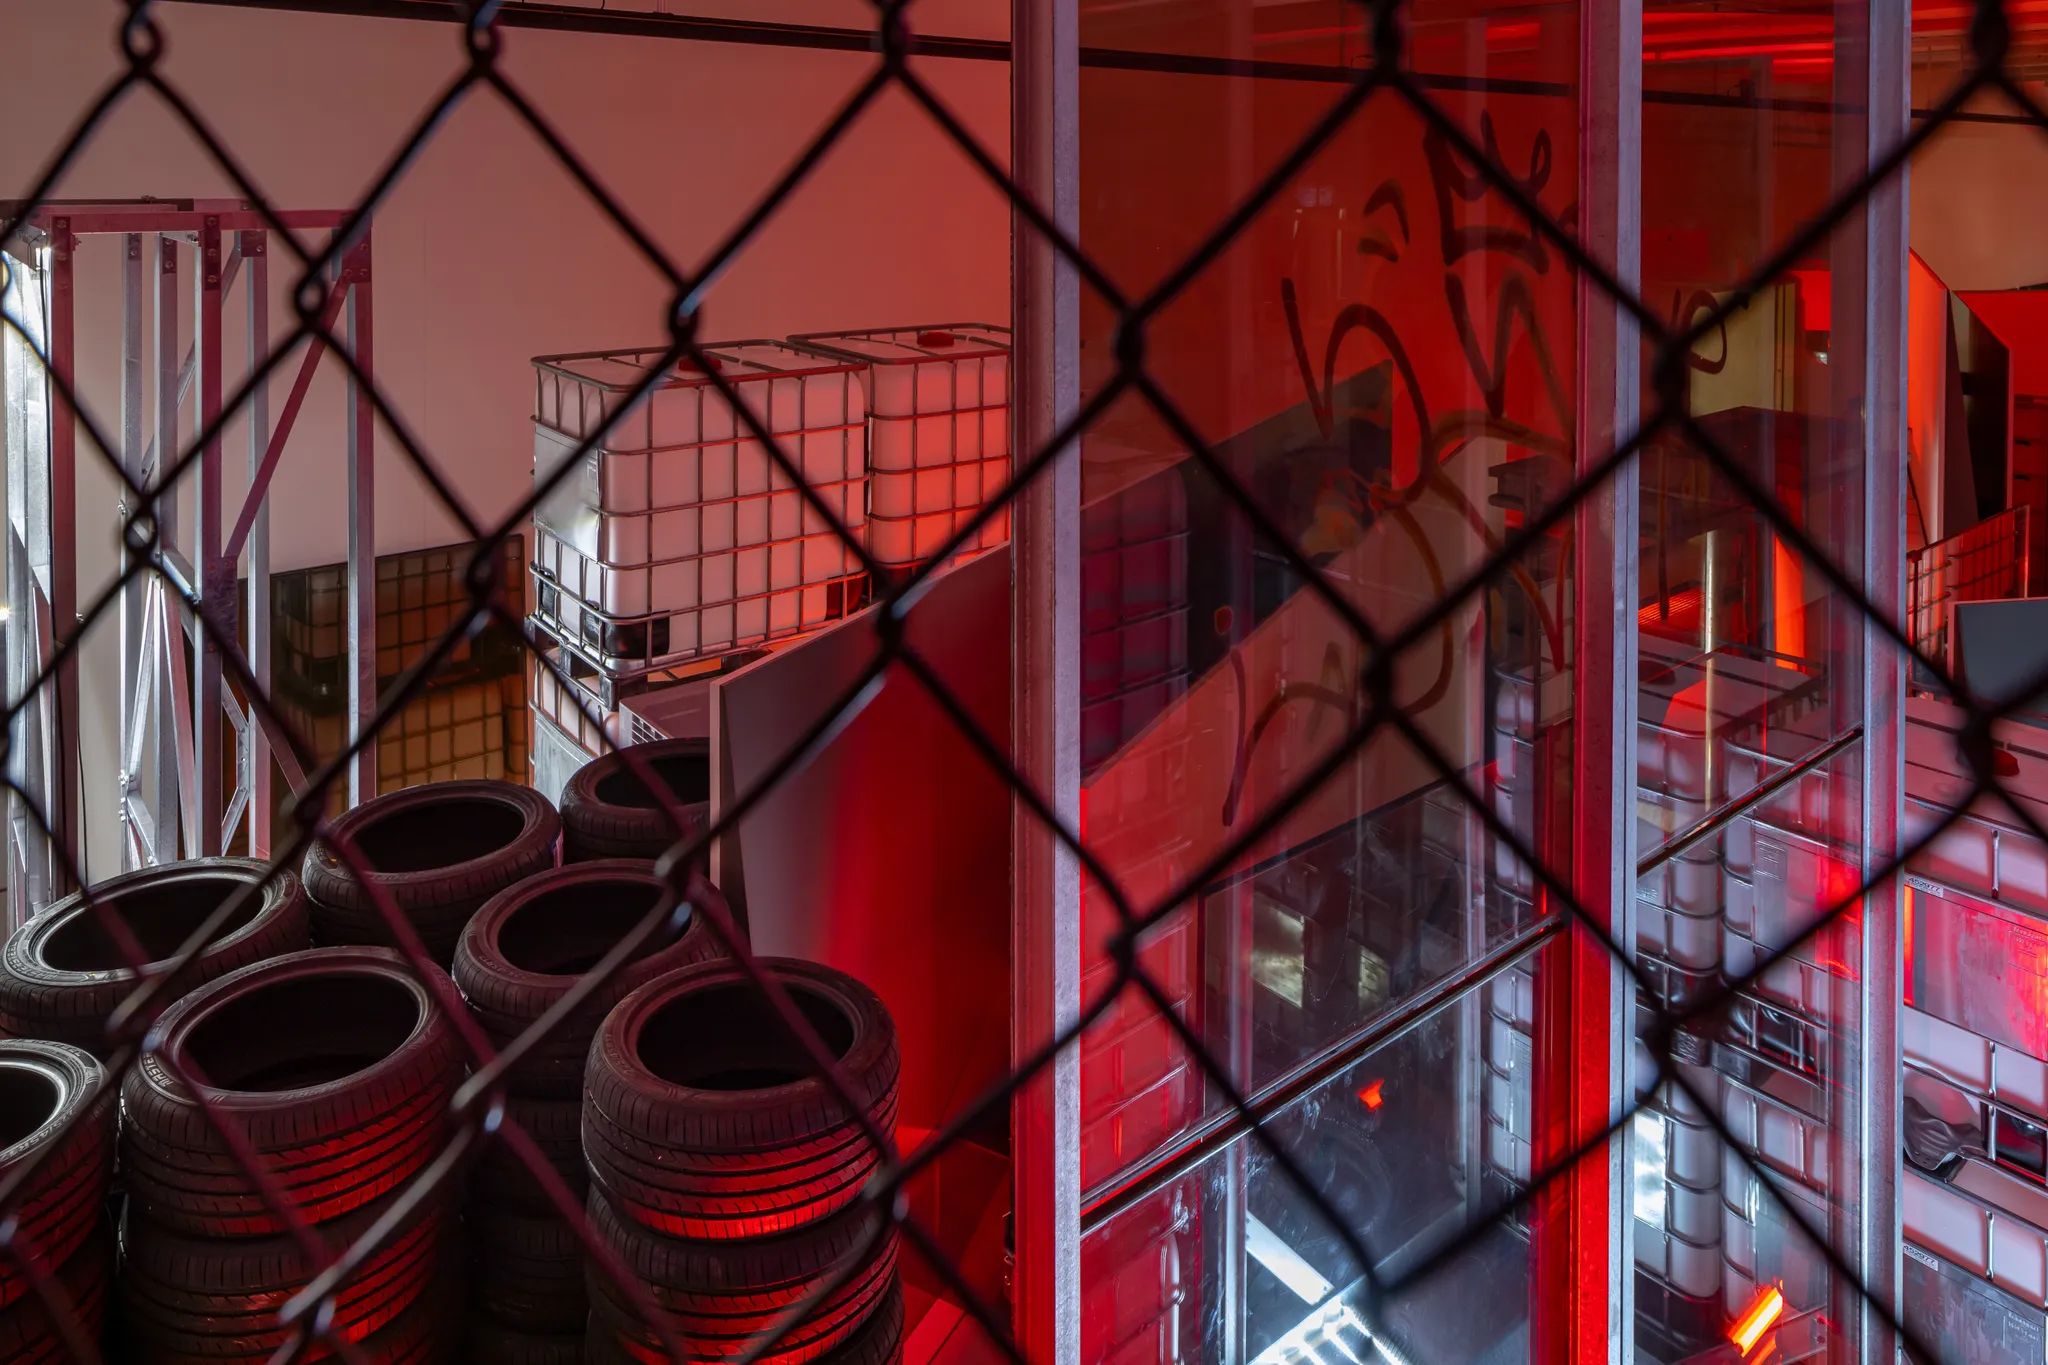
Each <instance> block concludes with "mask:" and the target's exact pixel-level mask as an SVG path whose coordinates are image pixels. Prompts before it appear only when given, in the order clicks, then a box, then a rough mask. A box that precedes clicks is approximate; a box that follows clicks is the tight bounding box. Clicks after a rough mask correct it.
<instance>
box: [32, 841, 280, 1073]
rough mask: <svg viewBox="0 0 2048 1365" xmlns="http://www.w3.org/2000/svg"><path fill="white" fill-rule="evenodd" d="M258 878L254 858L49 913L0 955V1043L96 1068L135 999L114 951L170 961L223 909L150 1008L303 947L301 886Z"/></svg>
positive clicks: (193, 863) (204, 861) (120, 887)
mask: <svg viewBox="0 0 2048 1365" xmlns="http://www.w3.org/2000/svg"><path fill="white" fill-rule="evenodd" d="M267 870H268V865H267V864H265V863H263V862H260V861H258V860H256V859H252V858H194V859H192V860H190V861H188V862H182V863H169V864H166V865H164V866H162V867H148V868H143V869H142V870H140V871H137V872H127V873H123V874H122V875H120V876H118V877H114V878H111V879H109V880H107V881H104V882H101V883H100V884H99V885H98V886H96V887H94V888H93V889H92V899H91V902H90V903H89V902H88V901H87V898H86V896H85V894H84V893H83V892H81V893H78V894H75V895H71V896H67V897H65V898H64V899H63V900H60V901H58V902H57V903H56V904H55V905H52V906H50V907H49V908H48V909H46V910H44V911H42V912H41V913H40V914H38V915H36V916H35V918H33V919H31V920H29V921H28V922H27V923H26V924H24V925H22V926H21V927H20V928H19V929H17V930H15V932H14V933H12V934H10V935H9V936H8V938H7V943H6V946H5V947H4V948H0V1032H5V1033H8V1034H12V1035H13V1036H15V1037H17V1038H45V1039H49V1040H52V1041H55V1042H62V1043H71V1044H74V1045H76V1046H78V1047H82V1048H84V1049H86V1050H87V1051H88V1052H91V1053H93V1054H94V1055H95V1056H98V1057H100V1058H101V1059H102V1060H105V1059H106V1058H107V1057H108V1056H109V1055H110V1054H111V1052H112V1050H113V1043H114V1040H113V1039H111V1038H110V1037H109V1036H108V1034H107V1022H108V1019H109V1017H110V1016H112V1015H113V1013H114V1011H115V1008H116V1007H117V1006H119V1005H120V1003H121V1001H122V1000H123V999H125V998H126V997H128V996H129V995H130V994H132V993H133V992H134V990H135V988H136V977H135V973H134V972H133V971H131V970H129V965H128V964H129V962H130V961H131V959H130V958H129V957H128V956H127V955H126V954H125V953H124V952H123V951H122V949H123V947H124V946H132V948H133V950H134V951H136V952H139V953H140V954H141V956H142V958H143V959H144V960H145V961H147V962H150V963H161V962H165V961H168V960H169V959H171V958H172V957H174V956H176V955H177V951H178V949H179V948H180V947H181V946H182V945H183V944H184V942H185V940H186V939H187V938H189V937H191V936H192V934H194V933H195V932H197V931H198V930H199V929H200V928H201V927H202V926H203V925H205V924H206V922H207V921H208V920H209V919H211V918H212V917H213V916H214V915H215V913H216V912H217V911H219V910H220V909H221V908H222V907H223V906H225V905H227V904H228V902H229V901H231V900H238V901H239V903H238V904H237V905H236V906H235V908H234V910H233V912H232V913H231V915H230V917H229V918H228V919H227V920H226V921H225V922H223V923H222V924H221V925H220V926H219V927H218V928H217V929H216V930H215V931H214V933H213V935H212V937H211V939H210V941H209V942H208V943H207V944H206V945H205V946H204V947H203V948H202V949H201V950H200V951H199V953H198V954H197V955H196V956H195V957H193V959H192V960H191V961H190V962H189V963H187V964H186V965H185V967H184V968H183V969H182V970H181V971H180V972H179V973H178V976H177V979H176V980H175V981H172V982H171V983H169V985H168V987H167V988H165V989H163V990H161V991H160V992H159V995H158V998H157V1001H156V1002H155V1003H156V1004H157V1006H158V1007H159V1008H160V1007H161V1006H163V1005H168V1004H169V1003H171V1002H172V1001H173V1000H176V999H177V998H178V997H179V996H180V995H183V994H184V993H185V992H187V991H190V990H193V989H194V988H196V987H199V986H202V985H204V984H206V983H207V982H209V981H212V980H214V979H215V978H217V977H220V976H224V975H226V974H227V973H229V972H231V971H234V970H236V969H237V968H240V967H245V966H247V965H249V964H250V963H252V962H261V961H264V960H265V959H267V958H273V957H276V956H278V955H279V954H281V953H291V952H298V951H300V950H301V949H304V948H307V947H309V946H311V939H310V938H309V937H308V933H309V930H308V923H307V917H306V897H305V894H304V892H303V891H301V890H300V887H299V879H298V878H297V877H294V876H293V875H292V874H291V873H289V872H282V871H280V872H277V873H275V874H273V875H271V876H270V878H269V881H268V883H267V884H265V882H264V878H265V873H266V871H267ZM110 917H111V918H112V919H113V920H115V921H117V922H118V924H119V925H120V927H121V930H122V931H125V934H126V936H127V938H128V939H129V940H130V944H129V945H123V944H122V943H121V942H120V939H119V938H117V937H116V931H115V930H113V929H110V928H109V925H108V919H109V918H110ZM137 1022H138V1023H139V1024H143V1025H146V1024H147V1020H140V1021H137ZM130 1036H140V1029H139V1028H138V1029H135V1030H134V1031H133V1032H132V1034H131V1035H130Z"/></svg>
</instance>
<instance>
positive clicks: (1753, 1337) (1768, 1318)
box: [1728, 1288, 1785, 1355]
mask: <svg viewBox="0 0 2048 1365" xmlns="http://www.w3.org/2000/svg"><path fill="white" fill-rule="evenodd" d="M1784 1311H1785V1296H1784V1295H1783V1294H1780V1293H1779V1292H1778V1291H1777V1290H1776V1289H1774V1288H1766V1289H1765V1290H1764V1291H1763V1292H1762V1293H1760V1294H1758V1295H1757V1296H1756V1300H1755V1301H1754V1302H1753V1303H1751V1304H1750V1305H1749V1308H1748V1309H1747V1311H1745V1312H1744V1313H1743V1315H1742V1316H1741V1317H1739V1318H1737V1319H1736V1320H1735V1325H1734V1326H1733V1327H1730V1328H1729V1329H1728V1340H1730V1341H1732V1342H1734V1343H1735V1344H1736V1346H1737V1347H1738V1348H1740V1349H1741V1351H1742V1353H1743V1354H1744V1355H1748V1354H1749V1352H1750V1349H1751V1348H1752V1347H1754V1346H1755V1345H1756V1343H1757V1339H1758V1338H1759V1337H1761V1336H1763V1334H1764V1333H1765V1332H1768V1331H1770V1330H1771V1324H1772V1323H1774V1322H1776V1321H1777V1320H1778V1315H1779V1314H1780V1313H1783V1312H1784Z"/></svg>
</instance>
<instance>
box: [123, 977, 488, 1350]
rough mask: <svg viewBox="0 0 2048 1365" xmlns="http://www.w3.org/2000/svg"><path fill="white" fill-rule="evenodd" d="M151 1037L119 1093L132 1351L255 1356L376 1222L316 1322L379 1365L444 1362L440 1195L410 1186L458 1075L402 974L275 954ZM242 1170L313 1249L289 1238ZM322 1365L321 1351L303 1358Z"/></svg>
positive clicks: (448, 1304) (221, 984) (439, 1128)
mask: <svg viewBox="0 0 2048 1365" xmlns="http://www.w3.org/2000/svg"><path fill="white" fill-rule="evenodd" d="M157 1032H158V1039H159V1041H158V1045H157V1047H156V1048H155V1049H154V1050H153V1051H152V1052H151V1053H150V1054H149V1055H147V1056H145V1057H144V1058H143V1059H142V1060H141V1062H140V1063H138V1064H137V1065H136V1066H135V1067H133V1068H132V1069H131V1070H130V1071H129V1073H128V1075H127V1077H126V1079H125V1080H124V1082H123V1084H122V1088H121V1103H122V1111H123V1124H122V1129H121V1141H120V1152H121V1166H122V1175H123V1179H124V1181H125V1183H126V1185H127V1190H128V1206H127V1213H126V1223H125V1227H124V1229H123V1232H124V1235H123V1239H122V1242H123V1258H122V1275H121V1281H122V1302H123V1308H124V1314H123V1317H124V1327H125V1330H126V1332H127V1338H128V1339H127V1355H128V1358H130V1359H133V1360H136V1361H141V1362H177V1363H178V1365H184V1363H185V1362H195V1361H211V1362H220V1361H229V1360H266V1359H269V1358H270V1357H271V1356H272V1355H273V1354H274V1353H276V1352H277V1351H278V1349H279V1348H280V1347H281V1346H283V1345H284V1344H285V1343H286V1342H287V1341H288V1340H290V1339H291V1336H292V1331H293V1329H288V1328H286V1327H283V1326H280V1325H279V1323H278V1320H277V1319H278V1314H279V1311H280V1309H282V1308H283V1307H284V1306H285V1305H286V1304H287V1303H288V1302H290V1301H291V1300H292V1299H293V1298H294V1297H295V1296H296V1295H298V1294H299V1293H300V1292H301V1291H303V1290H305V1289H306V1288H307V1287H308V1286H309V1285H310V1284H311V1282H312V1281H313V1280H314V1278H315V1276H316V1275H317V1274H318V1272H319V1271H321V1270H322V1269H323V1268H324V1267H325V1265H326V1263H327V1261H328V1260H329V1259H330V1258H331V1256H332V1255H334V1254H337V1253H339V1252H340V1251H341V1250H342V1249H343V1248H345V1247H348V1246H351V1245H353V1244H354V1243H355V1242H356V1241H357V1240H358V1239H359V1238H361V1237H362V1235H363V1234H364V1233H365V1232H367V1231H368V1230H369V1229H370V1227H371V1226H372V1225H373V1224H374V1223H376V1222H377V1220H379V1219H380V1218H383V1217H384V1216H386V1215H387V1214H389V1215H391V1216H392V1217H394V1218H395V1219H396V1220H397V1221H396V1226H395V1228H394V1229H393V1230H392V1231H391V1232H390V1233H389V1235H386V1236H384V1237H383V1238H381V1240H380V1241H379V1242H378V1244H377V1246H376V1248H375V1249H374V1250H372V1251H371V1252H370V1253H369V1254H368V1255H367V1257H366V1258H365V1259H364V1260H363V1261H362V1263H361V1264H360V1265H359V1266H357V1267H355V1269H354V1270H353V1272H352V1273H351V1274H350V1275H348V1276H347V1278H346V1279H345V1280H344V1281H343V1282H342V1283H341V1285H340V1287H339V1289H338V1290H337V1291H336V1293H335V1296H334V1298H333V1305H332V1311H331V1315H329V1316H328V1318H327V1325H328V1329H329V1331H330V1332H331V1334H333V1335H335V1336H339V1337H341V1338H343V1339H345V1340H349V1341H354V1342H360V1343H361V1344H362V1348H363V1354H364V1355H365V1356H366V1357H367V1358H369V1359H373V1360H377V1361H380V1362H387V1361H388V1362H399V1361H405V1362H411V1361H427V1360H433V1359H439V1358H441V1357H442V1356H443V1355H444V1354H445V1352H446V1349H447V1338H448V1335H449V1333H450V1331H451V1329H452V1326H453V1317H454V1311H455V1308H456V1296H455V1295H454V1294H453V1292H452V1291H450V1290H449V1289H448V1287H447V1284H446V1280H447V1273H448V1271H449V1270H450V1268H451V1264H452V1262H451V1258H450V1256H449V1251H450V1249H451V1248H452V1246H453V1237H452V1233H453V1230H454V1225H455V1224H454V1208H453V1202H452V1199H450V1198H445V1197H427V1198H421V1197H419V1196H418V1194H417V1192H412V1191H408V1189H407V1187H408V1186H409V1185H410V1184H411V1183H412V1182H413V1181H414V1179H415V1178H416V1177H417V1176H419V1175H420V1173H421V1172H422V1171H424V1170H425V1169H426V1167H427V1165H428V1164H429V1163H430V1162H431V1161H432V1160H433V1159H434V1157H435V1156H436V1154H437V1153H439V1151H440V1150H441V1149H442V1147H443V1146H444V1145H445V1144H446V1142H447V1140H448V1138H449V1123H450V1117H449V1101H450V1099H451V1098H452V1097H453V1094H454V1091H455V1088H456V1086H457V1085H458V1084H459V1083H460V1081H461V1079H462V1075H463V1062H462V1056H461V1053H460V1051H459V1049H458V1047H457V1043H456V1039H455V1037H454V1034H453V1032H452V1030H451V1028H450V1026H449V1023H448V1021H447V1019H446V1018H445V1017H444V1016H443V1015H442V1013H441V1012H440V1009H439V1007H438V1005H437V1003H436V1001H435V999H434V996H433V993H432V992H430V991H429V989H428V988H427V987H426V986H425V985H423V984H422V983H421V982H420V981H419V980H418V979H417V976H416V974H415V973H414V971H413V969H412V968H411V967H410V965H409V964H407V963H405V962H404V961H403V959H401V958H400V957H399V956H398V955H397V954H395V953H393V952H390V951H388V950H386V949H381V948H364V947H356V948H321V949H312V950H309V951H306V952H301V953H293V954H289V955H287V956H284V957H279V958H275V959H272V960H271V961H268V962H263V963H257V964H255V965H253V966H249V967H244V968H242V969H241V970H239V971H235V972H231V973H229V974H228V975H226V976H223V977H220V978H219V979H217V980H215V981H213V982H211V983H210V984H208V985H206V986H203V987H201V988H199V989H198V990H196V991H193V992H192V993H191V994H189V995H187V996H185V997H184V998H183V999H182V1000H180V1001H179V1002H178V1003H177V1004H175V1005H173V1006H172V1007H171V1008H170V1009H169V1010H167V1011H165V1013H164V1015H163V1017H162V1018H161V1020H160V1021H159V1022H158V1026H157ZM201 1095H203V1096H204V1098H205V1099H206V1101H207V1103H208V1104H209V1105H210V1106H211V1107H212V1108H214V1109H215V1110H216V1111H217V1112H218V1113H220V1114H221V1115H222V1116H223V1117H225V1118H226V1119H227V1121H228V1126H229V1127H231V1128H233V1129H235V1130H236V1131H237V1132H238V1133H239V1135H240V1142H239V1143H237V1144H231V1143H229V1142H228V1141H227V1140H226V1139H224V1138H223V1137H222V1135H221V1133H220V1131H219V1130H218V1129H217V1128H216V1127H215V1125H214V1124H213V1122H212V1121H210V1119H209V1118H208V1116H207V1115H206V1114H205V1113H204V1112H203V1111H202V1109H201V1106H200V1103H199V1099H200V1097H201ZM238 1145H239V1146H243V1147H244V1150H242V1151H237V1150H236V1146H238ZM251 1160H253V1162H254V1163H255V1164H256V1165H257V1166H260V1168H261V1169H262V1170H263V1171H265V1172H266V1173H267V1174H268V1176H269V1178H270V1181H271V1182H272V1185H273V1189H274V1191H275V1192H276V1193H277V1194H279V1195H280V1196H281V1197H282V1198H283V1199H284V1200H285V1201H287V1202H288V1203H289V1204H290V1205H291V1206H292V1207H293V1208H294V1209H295V1210H296V1211H297V1213H298V1214H299V1216H300V1217H302V1218H303V1219H305V1220H306V1221H307V1222H309V1223H311V1224H313V1225H314V1229H315V1232H316V1234H317V1236H318V1238H319V1240H320V1241H322V1242H324V1243H325V1244H326V1248H327V1249H326V1250H325V1251H322V1252H320V1253H318V1254H315V1252H314V1251H313V1250H312V1249H309V1248H308V1247H307V1246H306V1245H305V1244H304V1243H303V1242H302V1241H301V1240H300V1239H298V1238H297V1237H295V1236H294V1235H293V1234H292V1231H291V1230H290V1228H289V1227H288V1225H287V1224H286V1222H285V1220H284V1219H283V1218H282V1217H281V1216H280V1215H279V1213H278V1212H277V1211H276V1210H275V1209H274V1208H273V1207H272V1206H271V1204H270V1203H269V1202H268V1201H267V1200H266V1198H265V1193H264V1191H263V1189H262V1188H261V1187H260V1186H259V1184H258V1182H257V1179H256V1178H255V1177H254V1176H253V1175H252V1174H251V1172H250V1169H249V1165H248V1163H249V1162H250V1161H251ZM332 1354H334V1346H333V1344H332V1342H331V1341H325V1340H323V1341H317V1342H315V1343H313V1344H312V1345H311V1346H310V1347H308V1348H307V1349H306V1350H304V1351H303V1352H302V1353H301V1354H300V1355H299V1356H298V1359H300V1360H319V1359H325V1358H327V1357H328V1356H330V1355H332Z"/></svg>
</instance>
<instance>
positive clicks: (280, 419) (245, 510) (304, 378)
mask: <svg viewBox="0 0 2048 1365" xmlns="http://www.w3.org/2000/svg"><path fill="white" fill-rule="evenodd" d="M349 287H350V286H349V282H348V281H347V280H346V279H344V280H341V281H338V282H337V283H336V284H335V285H334V287H333V288H332V289H330V290H329V291H328V292H327V306H326V307H325V308H322V309H321V310H320V328H319V331H318V332H317V333H315V334H314V336H313V338H312V340H311V341H309V342H308V343H307V345H306V358H305V359H304V360H302V361H300V362H299V373H298V377H297V378H295V379H293V380H292V391H291V396H290V397H288V398H286V399H285V400H284V410H283V411H282V412H280V413H278V415H277V429H276V430H275V431H273V432H271V433H270V444H269V445H268V446H267V447H265V448H264V451H263V463H262V464H261V465H259V466H258V467H257V469H256V472H255V473H254V474H253V475H251V476H250V478H249V496H248V497H247V498H245V499H244V500H243V502H242V510H241V513H240V514H239V515H238V516H236V518H235V529H234V530H233V531H230V532H229V533H228V538H227V541H226V543H225V544H223V545H222V546H221V549H220V562H221V563H223V564H233V563H235V562H236V561H238V560H240V559H241V557H242V547H243V546H244V545H246V544H247V543H248V541H249V528H250V527H252V526H254V525H255V524H256V512H257V509H258V508H260V507H262V506H263V499H264V498H265V497H266V496H268V494H269V492H270V476H271V475H272V474H274V473H276V472H277V462H278V459H279V457H281V456H282V455H283V454H284V443H285V440H286V438H287V437H289V436H290V435H291V434H292V424H293V423H294V422H296V421H297V420H298V417H299V406H300V405H301V404H303V403H304V402H305V401H306V390H307V389H309V388H311V387H312V386H313V372H314V371H315V370H317V369H319V368H320V359H321V357H322V356H324V355H325V354H326V353H327V342H326V340H325V337H326V336H327V334H328V333H330V332H332V331H333V330H334V324H335V322H336V321H337V320H338V319H339V318H340V317H341V305H342V303H343V302H344V301H345V300H346V299H347V298H348V291H349Z"/></svg>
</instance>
